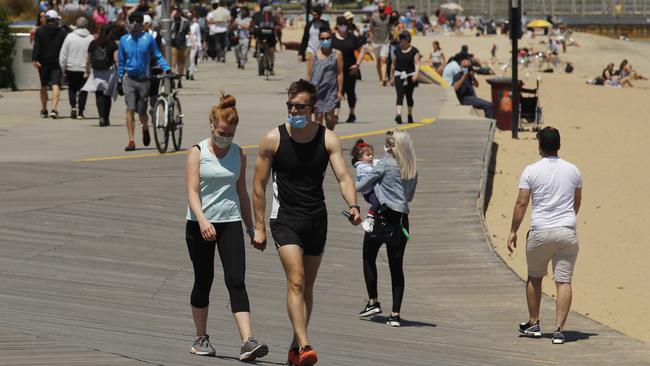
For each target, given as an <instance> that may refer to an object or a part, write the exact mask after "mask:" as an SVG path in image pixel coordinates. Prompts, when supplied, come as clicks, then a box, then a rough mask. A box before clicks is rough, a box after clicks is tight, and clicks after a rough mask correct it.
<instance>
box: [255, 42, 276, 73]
mask: <svg viewBox="0 0 650 366" xmlns="http://www.w3.org/2000/svg"><path fill="white" fill-rule="evenodd" d="M269 48H270V46H269V44H268V43H267V41H266V40H264V39H262V40H261V41H260V45H259V50H258V56H257V73H258V75H260V76H262V75H264V76H265V77H266V80H269V75H271V73H272V72H273V68H272V67H271V57H270V56H269V51H268V50H269Z"/></svg>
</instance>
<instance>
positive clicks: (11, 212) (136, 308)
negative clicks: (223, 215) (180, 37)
mask: <svg viewBox="0 0 650 366" xmlns="http://www.w3.org/2000/svg"><path fill="white" fill-rule="evenodd" d="M282 57H283V61H284V62H285V63H284V64H287V65H290V62H289V60H290V57H289V56H288V55H285V56H282ZM230 66H232V65H209V66H204V67H202V69H201V74H199V78H201V77H206V76H215V77H216V76H217V75H218V78H219V80H225V81H223V82H221V83H220V85H216V84H214V83H210V82H208V81H203V82H200V81H197V82H196V83H187V85H188V88H187V94H190V93H192V95H191V97H190V95H188V96H187V97H184V99H183V103H184V104H185V105H187V106H188V109H186V111H187V112H186V114H187V115H188V116H189V117H188V119H189V120H190V123H188V124H187V128H186V132H187V133H186V140H185V141H186V142H185V143H184V145H185V146H187V145H189V144H190V141H192V142H194V141H198V140H199V139H201V138H203V137H204V136H207V131H208V129H207V120H206V118H205V116H206V115H207V107H206V103H207V102H209V101H212V100H214V92H215V91H216V90H218V89H219V88H226V90H227V91H231V90H232V92H233V94H235V95H237V96H238V97H239V98H240V99H239V100H240V104H239V105H240V107H241V108H242V110H241V113H242V116H245V117H244V118H242V121H243V122H242V124H241V126H240V129H239V131H238V135H237V140H238V141H240V142H241V143H242V145H247V144H255V143H257V142H258V140H259V137H260V136H261V134H262V133H263V131H266V130H267V129H269V128H270V127H271V126H272V125H274V124H277V123H279V122H281V121H282V119H283V118H284V113H285V112H284V111H283V107H282V103H283V101H284V97H285V96H284V93H285V90H286V87H287V86H288V83H289V80H292V79H294V78H295V76H296V74H298V73H301V72H302V69H300V70H296V69H295V67H294V68H284V69H280V72H279V74H280V75H279V76H278V78H277V81H270V82H265V81H262V80H258V79H257V78H256V77H255V76H250V75H247V76H244V75H242V74H241V73H240V74H237V73H236V72H235V71H236V70H234V67H230ZM372 71H373V70H372V69H371V68H368V67H367V68H365V69H364V72H365V74H364V78H365V80H369V81H364V82H362V83H361V84H360V92H361V100H360V110H359V113H358V114H359V116H360V119H361V122H362V123H359V124H355V125H345V124H344V125H340V126H339V127H337V132H339V133H340V134H342V135H351V134H355V133H360V132H364V131H371V130H377V129H382V128H388V127H392V124H391V120H392V115H393V112H392V104H393V100H392V99H393V93H392V90H390V89H388V88H386V89H380V88H378V87H377V86H376V83H375V82H374V80H375V75H374V74H373V73H372ZM247 72H252V71H247ZM185 92H186V91H185V90H184V93H185ZM444 98H445V93H443V92H441V91H439V90H436V89H433V88H429V87H422V88H420V89H418V90H417V100H416V108H417V109H416V117H417V118H418V119H423V118H426V117H435V116H436V115H437V114H438V111H439V106H440V105H441V104H442V100H443V99H444ZM34 101H36V94H34V93H31V94H30V93H17V94H8V95H5V98H3V99H0V107H2V110H3V113H5V115H10V116H11V118H9V117H6V118H2V120H0V131H3V133H2V134H0V152H1V154H0V159H1V160H2V162H0V171H2V172H3V174H2V175H1V176H0V202H1V204H0V253H2V255H0V278H1V280H0V365H38V364H41V365H142V364H154V365H236V364H239V362H238V361H237V360H236V356H238V352H239V344H238V343H239V342H238V341H237V339H238V335H237V332H236V329H235V327H234V323H233V320H232V316H231V315H230V312H229V309H228V301H227V296H226V291H225V286H223V276H222V274H221V272H220V268H219V265H218V264H217V271H216V278H215V282H214V287H213V291H212V298H211V312H210V320H209V324H208V329H209V333H210V335H211V338H212V339H213V344H214V346H215V347H216V348H217V355H218V356H217V358H216V359H206V358H200V357H196V356H192V355H190V354H189V352H188V350H189V346H190V343H191V339H192V336H193V332H194V327H193V324H192V320H191V316H190V313H189V304H188V302H189V293H190V289H191V286H192V278H193V274H192V268H191V265H190V262H189V259H188V256H187V249H186V247H185V243H184V219H183V218H184V215H185V207H186V206H185V193H184V189H185V188H184V177H183V174H184V161H185V159H184V156H182V155H175V156H163V157H155V158H140V159H125V160H122V159H119V160H100V161H88V162H77V161H76V160H79V159H84V158H92V157H112V156H124V155H125V154H124V153H123V152H121V148H122V146H123V143H124V141H123V139H124V131H123V129H124V127H123V126H118V127H111V128H108V129H99V128H94V127H93V125H94V123H95V121H94V120H93V121H81V122H77V121H70V120H61V121H49V120H47V121H41V120H37V119H36V117H34V115H35V113H31V112H32V111H31V109H33V105H34ZM8 102H10V103H11V105H16V106H17V107H16V108H18V106H28V105H29V106H30V108H27V109H25V108H26V107H20V108H21V109H22V112H20V111H15V110H13V109H7V108H6V106H7V104H6V103H8ZM244 106H246V107H244ZM249 106H253V107H249ZM120 109H121V102H118V103H117V104H116V108H115V110H114V121H117V115H118V110H120ZM61 110H63V108H61ZM28 112H29V114H28ZM35 112H38V111H35ZM88 114H91V113H88ZM343 115H345V113H344V114H343ZM410 132H411V134H412V136H413V137H414V140H415V144H416V149H417V153H418V167H419V172H420V184H419V186H418V190H417V193H416V200H415V202H414V204H413V208H412V209H413V215H412V218H411V222H412V231H413V233H412V234H413V240H412V241H411V242H410V243H409V245H408V249H407V255H406V260H405V262H406V281H407V282H406V286H407V289H406V294H405V301H404V305H403V317H404V319H405V321H404V324H403V327H402V328H399V329H396V328H389V327H388V326H386V325H385V324H383V323H384V320H385V318H383V317H376V318H374V319H372V320H366V321H364V320H359V319H358V318H357V317H356V313H357V311H358V310H359V309H360V308H361V306H362V305H363V303H364V300H365V298H366V294H365V286H364V284H363V279H362V268H361V239H362V232H361V230H360V228H355V227H352V226H350V225H349V224H347V222H346V221H345V219H344V218H343V217H342V216H341V215H339V214H338V211H339V210H340V208H342V207H344V202H343V201H342V199H341V198H340V194H339V193H338V187H337V185H336V182H335V179H334V178H333V174H332V173H331V172H329V173H328V175H327V178H326V183H325V185H326V196H327V203H328V207H329V211H330V215H329V221H330V231H329V240H328V245H327V248H326V254H325V257H324V261H323V265H322V269H321V271H320V274H319V279H318V281H317V287H316V294H315V297H316V307H315V309H314V315H313V322H312V324H311V327H310V329H311V337H312V339H313V342H314V345H315V346H316V348H317V349H318V350H319V355H320V358H321V361H320V362H319V364H321V365H326V366H330V365H359V366H370V365H373V366H376V365H414V366H415V365H432V364H433V365H520V364H523V363H525V364H532V365H567V364H573V365H577V364H581V365H595V364H600V365H639V364H649V363H650V347H648V345H646V344H644V343H641V342H639V341H636V340H634V339H631V338H629V337H626V336H624V335H622V334H620V333H618V332H616V331H613V330H612V329H610V328H608V327H605V326H603V325H600V324H598V323H596V322H594V321H591V320H589V319H587V318H584V317H582V316H579V315H577V314H571V316H570V318H569V322H568V329H570V332H568V334H567V335H568V337H569V339H570V340H571V342H568V343H567V344H565V345H563V346H552V345H551V342H550V339H548V338H549V334H548V332H550V331H551V330H552V329H551V328H552V323H553V321H552V319H553V317H554V310H553V309H554V304H553V302H552V301H551V300H549V299H544V301H543V311H542V319H543V322H542V326H543V330H544V331H545V332H547V333H546V334H545V339H542V340H532V339H525V338H519V337H518V336H517V334H516V331H515V327H516V324H517V323H518V322H519V321H521V320H523V319H525V317H526V315H527V314H526V308H525V300H524V297H523V295H524V291H523V290H524V287H523V283H522V282H521V281H520V280H519V279H517V278H516V277H515V275H514V274H513V273H512V272H511V271H510V270H508V269H507V268H506V267H505V266H504V265H503V264H502V262H501V261H500V260H499V258H497V257H496V255H495V254H494V253H493V252H491V250H490V248H489V245H488V243H487V241H486V234H485V232H484V230H483V226H482V224H481V221H480V216H479V214H478V211H477V196H478V194H479V192H480V190H481V177H482V174H483V171H484V166H485V164H484V159H485V153H486V151H487V149H486V148H487V146H488V143H489V141H490V135H491V124H490V123H489V122H486V121H482V120H476V119H464V118H463V117H462V116H459V118H457V119H453V120H447V119H445V120H435V122H433V123H430V124H423V125H421V126H418V127H415V128H414V129H412V130H410ZM67 135H72V136H74V139H65V138H64V137H65V136H67ZM369 141H370V142H372V143H373V144H375V146H376V147H377V148H378V150H380V147H381V146H382V145H381V143H382V142H381V135H374V136H371V137H369ZM344 144H345V146H346V147H349V146H350V144H351V141H349V140H348V141H345V142H344ZM149 152H151V151H144V153H149ZM255 153H256V151H255V150H254V149H249V150H247V154H248V155H249V161H252V160H253V157H254V156H255ZM248 176H249V178H250V177H251V176H252V164H249V175H248ZM249 188H250V185H249ZM247 260H248V263H247V266H248V270H247V285H248V290H249V294H250V297H251V306H252V310H253V320H254V330H255V334H256V335H257V337H259V338H260V339H263V340H265V341H267V342H268V343H269V346H270V348H271V353H270V354H269V356H268V357H266V358H264V359H262V360H260V361H259V362H258V364H260V365H281V364H282V363H283V362H284V360H285V358H286V353H285V351H286V348H287V346H288V342H289V340H290V335H291V328H290V324H289V321H288V317H287V315H286V310H285V300H284V295H285V285H284V275H283V272H282V269H281V266H280V262H279V260H278V257H277V254H276V253H275V251H274V250H273V249H272V248H269V250H267V251H265V252H264V253H259V252H257V251H255V250H254V249H252V248H247ZM378 267H379V271H380V287H379V291H380V297H381V299H382V300H383V301H384V306H385V307H386V308H387V309H389V308H390V284H389V282H390V277H389V275H388V266H387V263H386V257H385V254H384V252H383V251H382V254H381V255H380V257H379V265H378Z"/></svg>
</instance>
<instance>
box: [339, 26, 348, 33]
mask: <svg viewBox="0 0 650 366" xmlns="http://www.w3.org/2000/svg"><path fill="white" fill-rule="evenodd" d="M338 28H339V32H341V33H345V32H347V31H348V26H347V25H339V26H338Z"/></svg>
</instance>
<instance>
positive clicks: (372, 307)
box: [359, 302, 381, 318]
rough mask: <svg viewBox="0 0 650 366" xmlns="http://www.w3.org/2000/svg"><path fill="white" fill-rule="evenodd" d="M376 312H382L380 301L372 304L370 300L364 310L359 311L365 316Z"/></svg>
mask: <svg viewBox="0 0 650 366" xmlns="http://www.w3.org/2000/svg"><path fill="white" fill-rule="evenodd" d="M375 314H381V304H380V303H379V302H376V303H374V304H370V302H368V303H367V304H366V307H364V308H363V310H361V311H360V312H359V317H361V318H364V317H367V316H370V315H375Z"/></svg>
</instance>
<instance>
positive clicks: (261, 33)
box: [253, 5, 277, 76]
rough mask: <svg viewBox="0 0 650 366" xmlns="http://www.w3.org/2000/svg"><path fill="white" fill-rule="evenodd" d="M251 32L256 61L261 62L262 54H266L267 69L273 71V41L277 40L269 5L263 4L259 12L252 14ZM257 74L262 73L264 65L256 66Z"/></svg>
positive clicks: (274, 22)
mask: <svg viewBox="0 0 650 366" xmlns="http://www.w3.org/2000/svg"><path fill="white" fill-rule="evenodd" d="M253 32H254V33H253V34H254V35H255V47H256V48H255V53H256V55H257V59H258V62H260V63H261V62H262V56H263V55H266V56H267V57H268V61H269V65H268V67H269V69H270V70H269V71H270V73H271V75H275V73H274V72H273V65H274V64H275V43H276V42H277V20H276V18H275V16H274V15H273V8H272V7H271V6H270V5H266V6H264V8H263V9H262V11H261V12H257V13H255V15H253ZM258 71H259V75H260V76H261V75H264V71H265V70H264V66H263V65H260V67H259V68H258Z"/></svg>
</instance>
